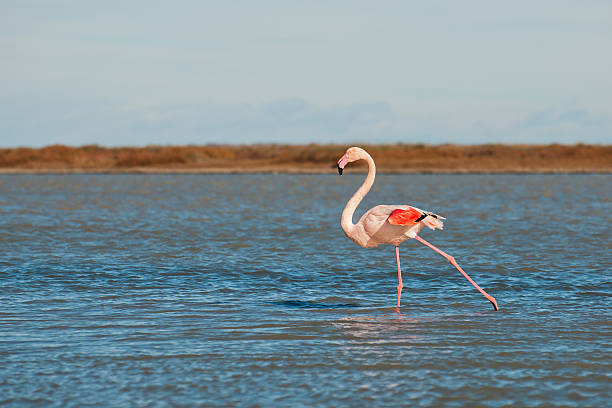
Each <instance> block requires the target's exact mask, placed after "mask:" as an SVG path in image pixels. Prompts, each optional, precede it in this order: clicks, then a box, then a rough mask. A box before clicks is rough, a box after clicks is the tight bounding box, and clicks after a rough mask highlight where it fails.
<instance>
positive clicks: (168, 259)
mask: <svg viewBox="0 0 612 408" xmlns="http://www.w3.org/2000/svg"><path fill="white" fill-rule="evenodd" d="M362 178H363V175H357V174H348V175H345V176H343V177H339V176H332V175H297V176H296V175H244V176H237V175H63V176H57V175H55V176H54V175H38V176H37V175H29V176H17V175H10V176H0V213H1V217H0V223H1V225H0V244H1V247H2V252H1V255H0V304H1V305H2V308H1V309H0V405H3V406H4V405H6V406H11V407H22V406H42V407H70V406H74V407H77V406H78V407H82V406H115V407H121V406H126V407H130V406H151V407H163V406H213V407H214V406H241V407H242V406H261V407H268V406H287V407H312V406H330V407H332V406H333V407H359V406H365V407H372V406H377V407H384V406H398V405H399V406H448V407H459V406H470V407H478V406H490V407H510V406H512V407H515V406H540V405H541V406H576V407H586V406H593V407H603V406H606V405H607V404H609V400H610V398H611V385H610V383H611V381H610V380H611V378H610V377H611V374H612V358H611V351H612V350H611V349H612V347H611V344H610V339H611V336H610V335H611V330H610V329H611V322H612V317H611V314H610V306H611V302H610V296H611V294H612V284H611V280H612V279H611V278H612V274H611V272H610V269H611V262H610V261H611V257H610V255H611V247H610V245H611V244H610V243H611V240H610V217H611V216H610V214H612V200H611V194H612V177H611V176H610V175H413V176H409V175H380V176H378V177H377V180H376V183H375V186H374V188H373V190H372V192H371V193H370V194H369V195H368V196H367V197H366V200H365V202H364V203H363V204H362V205H361V206H360V208H359V210H358V212H359V213H361V212H363V211H364V210H365V209H367V208H369V207H371V206H373V205H376V204H380V203H409V204H413V205H416V206H418V207H420V208H424V209H430V210H432V211H436V212H438V213H440V214H442V215H444V216H446V217H447V218H448V219H447V220H446V227H445V230H444V231H436V232H432V231H423V232H422V236H423V237H424V238H425V239H427V240H429V241H430V242H432V243H434V244H435V245H437V246H439V247H440V248H442V249H443V250H446V251H447V252H449V253H450V254H451V255H453V256H454V257H455V258H456V259H457V261H458V262H459V264H460V265H462V266H463V268H464V269H465V270H466V272H467V273H468V274H470V275H471V277H472V278H474V280H475V281H476V282H477V283H478V284H479V285H480V286H482V287H483V288H484V289H485V290H487V291H488V292H489V293H490V294H492V295H493V296H495V297H496V299H497V301H498V303H499V306H500V309H501V310H500V311H499V312H494V311H493V309H492V307H491V305H490V303H489V302H488V301H487V300H486V299H485V298H484V297H482V296H481V295H480V294H479V293H478V292H476V290H475V289H474V288H473V287H472V286H471V285H470V284H469V283H468V282H467V281H466V280H465V279H464V278H463V277H462V276H461V275H460V274H459V273H458V272H457V271H456V270H455V269H454V268H453V267H452V266H451V265H450V264H448V263H447V262H446V261H445V260H444V259H443V258H441V257H440V256H439V255H437V254H436V253H434V252H433V251H431V250H430V249H428V248H426V247H424V246H422V245H421V244H419V243H417V242H416V241H410V242H406V243H404V244H403V245H402V247H401V249H400V254H401V257H402V267H403V270H404V273H403V280H404V286H405V287H404V293H403V296H402V308H401V311H400V313H397V312H396V310H395V307H394V306H395V286H396V285H397V281H396V270H395V260H394V250H393V247H391V246H383V247H379V248H376V249H363V248H359V247H358V246H356V245H355V244H353V243H352V242H351V241H350V240H348V239H347V238H346V237H345V236H344V234H343V233H342V231H341V230H340V227H339V217H340V212H341V210H342V208H343V207H344V205H345V202H346V200H347V199H348V197H349V196H350V194H351V193H352V192H353V191H354V190H355V189H356V188H357V186H358V185H359V184H360V183H361V180H362ZM608 406H609V405H608Z"/></svg>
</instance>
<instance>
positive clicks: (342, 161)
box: [338, 154, 348, 175]
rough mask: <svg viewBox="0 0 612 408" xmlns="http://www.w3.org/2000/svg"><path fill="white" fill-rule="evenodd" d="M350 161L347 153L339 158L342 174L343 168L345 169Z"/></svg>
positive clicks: (339, 170)
mask: <svg viewBox="0 0 612 408" xmlns="http://www.w3.org/2000/svg"><path fill="white" fill-rule="evenodd" d="M347 163H348V156H347V155H346V154H345V155H344V156H342V157H341V158H340V160H338V174H340V175H342V170H344V166H346V165H347Z"/></svg>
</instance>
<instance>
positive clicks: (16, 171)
mask: <svg viewBox="0 0 612 408" xmlns="http://www.w3.org/2000/svg"><path fill="white" fill-rule="evenodd" d="M366 173H367V172H366V171H364V169H363V168H354V169H350V171H349V172H346V174H366ZM28 174H32V175H36V174H40V175H45V174H47V175H71V174H92V175H94V174H109V175H120V174H176V175H179V174H185V175H189V174H210V175H215V174H221V175H222V174H227V175H231V174H235V175H240V174H331V175H337V172H336V171H335V170H332V169H321V168H291V167H252V168H193V169H188V168H163V167H134V168H122V169H104V168H99V169H96V168H94V169H87V168H38V169H24V168H0V175H28ZM377 174H612V168H603V169H602V168H578V169H576V168H572V169H569V168H514V169H505V168H502V169H485V168H481V169H444V168H432V169H385V168H382V169H381V168H377Z"/></svg>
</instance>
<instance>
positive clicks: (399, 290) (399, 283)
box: [395, 246, 404, 309]
mask: <svg viewBox="0 0 612 408" xmlns="http://www.w3.org/2000/svg"><path fill="white" fill-rule="evenodd" d="M395 260H396V261H397V308H398V309H399V307H400V298H401V297H402V288H403V287H404V285H402V270H401V269H400V260H399V247H398V246H396V247H395Z"/></svg>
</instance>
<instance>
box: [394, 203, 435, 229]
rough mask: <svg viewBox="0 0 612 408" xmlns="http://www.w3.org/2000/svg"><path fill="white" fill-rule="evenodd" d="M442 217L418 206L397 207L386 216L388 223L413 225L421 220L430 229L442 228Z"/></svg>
mask: <svg viewBox="0 0 612 408" xmlns="http://www.w3.org/2000/svg"><path fill="white" fill-rule="evenodd" d="M443 219H444V217H440V216H439V215H437V214H434V213H432V212H428V211H423V210H419V209H418V208H414V207H408V208H398V209H395V210H393V212H392V213H391V215H390V216H389V218H388V221H389V224H391V225H406V226H407V225H414V224H416V223H418V222H421V221H422V222H423V223H424V224H425V225H426V226H428V227H429V228H431V229H442V228H443V225H444V224H443V223H442V220H443Z"/></svg>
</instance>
